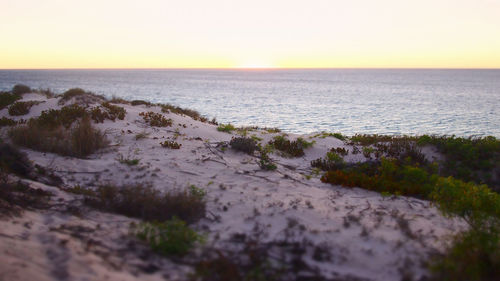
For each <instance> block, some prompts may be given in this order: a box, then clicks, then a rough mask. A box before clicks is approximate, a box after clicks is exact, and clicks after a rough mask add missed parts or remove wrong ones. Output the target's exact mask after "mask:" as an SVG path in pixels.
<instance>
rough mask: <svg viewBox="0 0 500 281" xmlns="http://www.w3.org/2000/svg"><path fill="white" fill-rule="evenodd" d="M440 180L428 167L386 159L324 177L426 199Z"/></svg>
mask: <svg viewBox="0 0 500 281" xmlns="http://www.w3.org/2000/svg"><path fill="white" fill-rule="evenodd" d="M437 179H438V176H437V175H435V174H432V173H429V172H428V171H427V170H424V169H422V168H419V167H414V166H410V165H402V164H400V163H398V162H397V161H396V160H395V159H386V158H382V160H381V162H375V161H374V162H365V163H360V164H353V165H349V166H347V167H345V168H342V169H337V170H330V171H328V172H326V173H325V174H324V175H323V176H322V177H321V180H322V181H323V182H327V183H332V184H340V185H343V186H346V187H356V186H357V187H361V188H364V189H368V190H373V191H378V192H388V193H391V194H397V195H408V196H415V197H418V198H424V199H427V198H429V195H430V193H431V192H432V191H433V188H434V186H435V184H436V181H437Z"/></svg>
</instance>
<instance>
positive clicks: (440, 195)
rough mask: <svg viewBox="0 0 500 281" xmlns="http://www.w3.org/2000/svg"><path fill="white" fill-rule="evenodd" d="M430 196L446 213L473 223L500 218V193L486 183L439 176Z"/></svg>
mask: <svg viewBox="0 0 500 281" xmlns="http://www.w3.org/2000/svg"><path fill="white" fill-rule="evenodd" d="M430 198H431V199H432V200H434V201H435V202H437V204H438V205H439V207H440V209H441V210H443V211H444V212H445V213H448V214H457V215H459V216H461V217H463V218H465V219H466V220H467V221H468V222H469V223H470V224H472V225H476V224H478V223H480V224H482V223H483V221H484V220H486V219H487V218H489V217H497V218H500V195H499V194H498V193H496V192H493V191H491V189H489V188H488V186H486V185H484V184H483V185H476V184H474V183H472V182H469V183H465V182H463V181H461V180H458V179H454V178H452V177H448V178H439V180H438V181H437V183H436V186H435V188H434V190H433V192H432V194H431V196H430Z"/></svg>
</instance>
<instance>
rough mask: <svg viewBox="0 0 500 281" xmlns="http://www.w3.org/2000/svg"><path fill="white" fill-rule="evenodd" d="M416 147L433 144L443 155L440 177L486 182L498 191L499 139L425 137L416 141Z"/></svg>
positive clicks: (499, 186)
mask: <svg viewBox="0 0 500 281" xmlns="http://www.w3.org/2000/svg"><path fill="white" fill-rule="evenodd" d="M418 143H419V144H420V145H426V144H430V145H434V146H435V147H436V148H437V149H438V151H439V152H440V153H442V154H444V155H445V157H446V160H445V161H444V163H442V165H441V166H442V167H441V168H442V172H441V173H442V174H443V175H449V176H453V177H455V178H459V179H461V180H464V181H474V182H476V183H486V184H488V185H490V186H491V187H493V188H497V189H499V190H500V177H498V176H497V177H494V176H492V174H494V173H499V169H500V168H499V166H498V165H499V158H500V140H499V139H497V138H495V137H492V136H488V137H469V138H460V137H455V136H441V137H438V136H428V135H424V136H421V137H420V138H419V139H418Z"/></svg>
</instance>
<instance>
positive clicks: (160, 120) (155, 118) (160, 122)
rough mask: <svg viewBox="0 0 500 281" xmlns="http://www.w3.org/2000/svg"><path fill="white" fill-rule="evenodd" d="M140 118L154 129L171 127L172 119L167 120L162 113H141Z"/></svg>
mask: <svg viewBox="0 0 500 281" xmlns="http://www.w3.org/2000/svg"><path fill="white" fill-rule="evenodd" d="M139 116H142V118H143V119H144V121H146V123H148V124H149V125H150V126H153V127H171V126H172V119H167V118H165V116H163V115H162V114H160V113H155V112H152V111H149V112H141V113H139Z"/></svg>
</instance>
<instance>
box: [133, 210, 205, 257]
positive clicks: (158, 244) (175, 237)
mask: <svg viewBox="0 0 500 281" xmlns="http://www.w3.org/2000/svg"><path fill="white" fill-rule="evenodd" d="M133 231H134V232H135V234H136V235H137V237H138V238H139V239H141V240H143V241H145V242H147V243H148V244H149V246H150V247H151V248H152V249H153V250H154V251H155V252H157V253H159V254H161V255H166V256H169V255H181V256H182V255H185V254H187V253H188V252H189V250H190V249H191V248H193V247H194V246H195V244H196V243H202V242H203V241H204V238H203V236H202V235H200V234H198V233H197V232H196V231H195V230H193V229H191V228H190V227H189V226H187V225H186V223H185V222H184V221H182V220H180V219H178V218H177V217H173V218H172V219H170V220H168V221H165V222H152V223H141V224H139V225H138V226H137V227H136V228H135V229H134V230H133Z"/></svg>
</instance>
